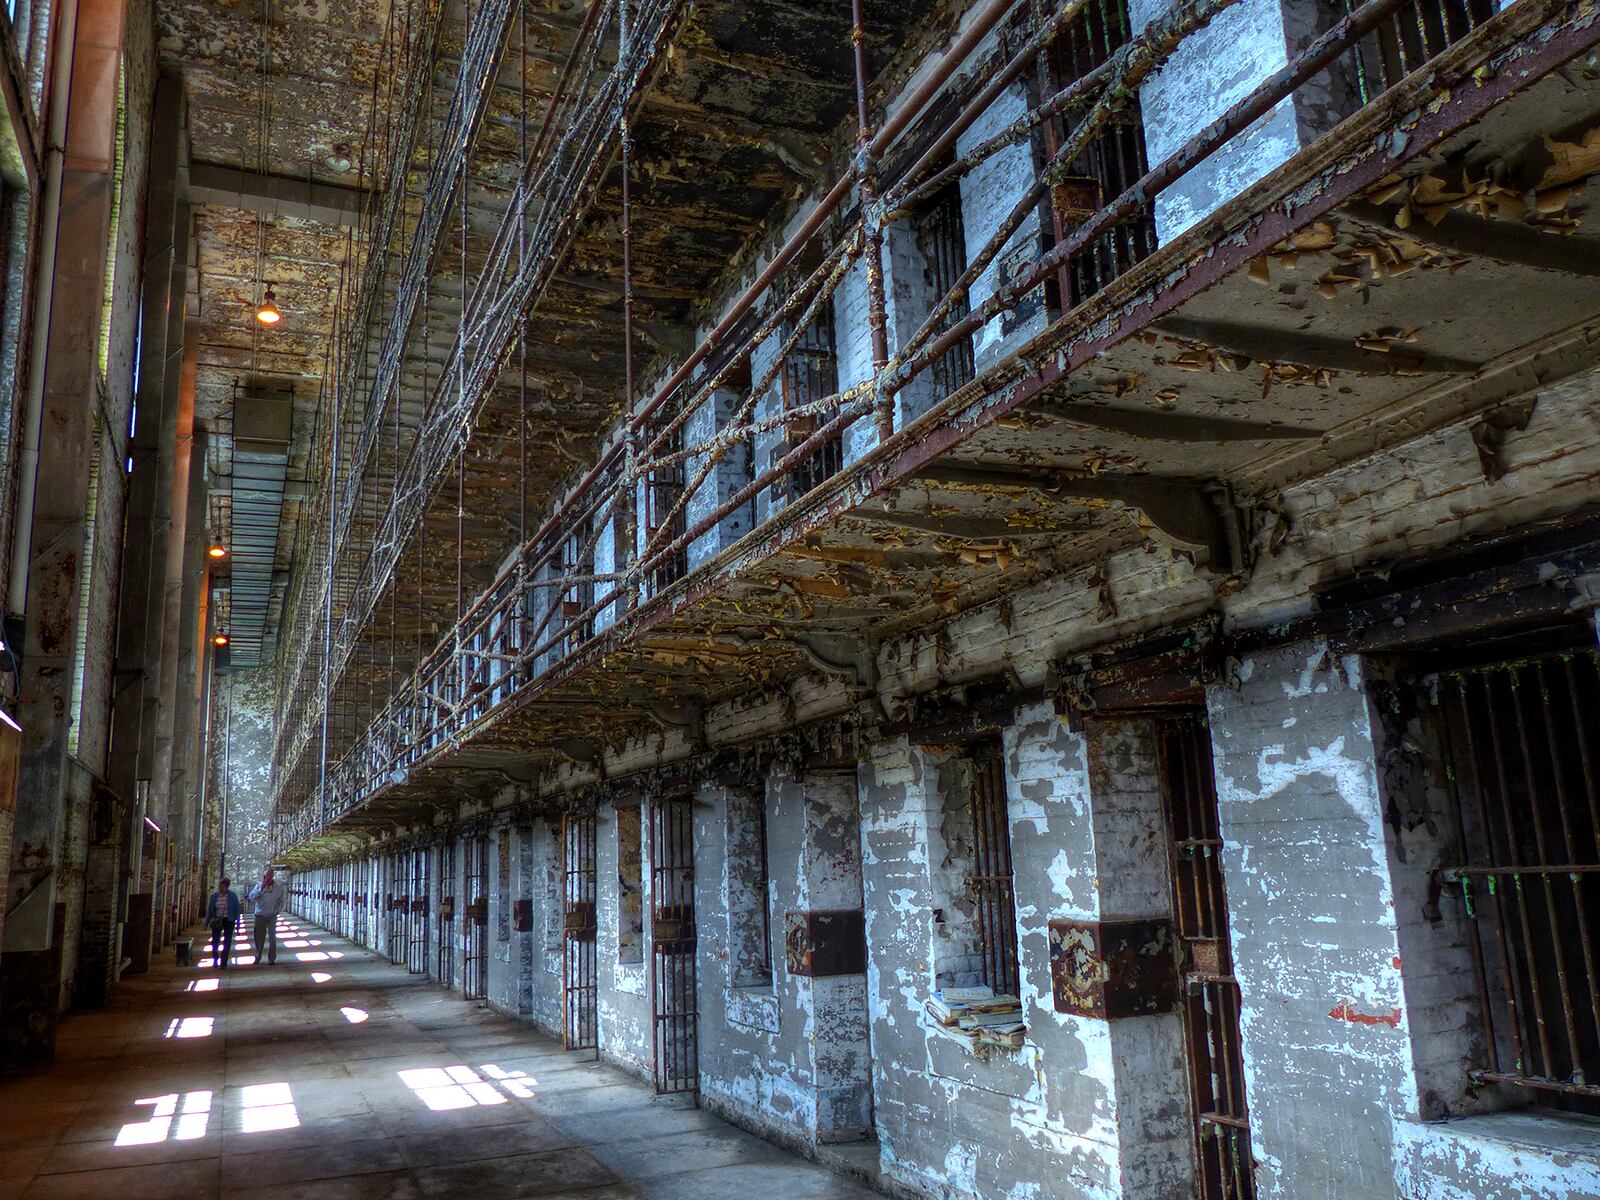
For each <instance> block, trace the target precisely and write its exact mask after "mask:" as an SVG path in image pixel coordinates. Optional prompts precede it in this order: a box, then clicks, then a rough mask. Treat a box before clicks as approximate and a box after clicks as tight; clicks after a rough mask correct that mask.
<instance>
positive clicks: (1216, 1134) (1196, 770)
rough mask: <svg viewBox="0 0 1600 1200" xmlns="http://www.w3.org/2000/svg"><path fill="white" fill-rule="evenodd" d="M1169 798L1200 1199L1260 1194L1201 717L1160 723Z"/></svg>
mask: <svg viewBox="0 0 1600 1200" xmlns="http://www.w3.org/2000/svg"><path fill="white" fill-rule="evenodd" d="M1159 746H1160V772H1161V800H1162V807H1163V808H1164V809H1165V810H1166V819H1167V834H1168V845H1169V847H1170V853H1171V860H1172V897H1173V908H1174V910H1175V923H1176V925H1177V931H1178V940H1179V942H1180V944H1181V946H1182V950H1183V961H1182V964H1181V969H1182V973H1183V974H1182V980H1183V983H1182V993H1183V1025H1184V1040H1185V1042H1186V1044H1187V1049H1188V1058H1189V1089H1190V1099H1191V1104H1190V1110H1191V1112H1192V1113H1193V1114H1194V1146H1195V1167H1196V1175H1197V1178H1198V1196H1199V1200H1251V1198H1252V1197H1254V1196H1255V1194H1256V1189H1255V1163H1254V1160H1253V1159H1252V1158H1251V1154H1250V1119H1249V1110H1248V1108H1247V1107H1246V1105H1245V1095H1244V1050H1243V1047H1242V1044H1241V1042H1240V1037H1239V984H1238V982H1237V981H1236V980H1235V979H1234V977H1233V948H1232V944H1231V941H1230V939H1229V934H1228V895H1227V890H1226V888H1225V887H1224V885H1223V878H1222V834H1221V831H1220V828H1219V826H1218V821H1217V792H1216V783H1215V780H1214V777H1213V775H1212V764H1211V734H1210V729H1209V728H1208V726H1207V724H1206V720H1205V718H1204V717H1203V716H1201V715H1199V714H1195V715H1192V716H1189V715H1186V716H1182V717H1174V718H1170V719H1164V720H1162V721H1161V723H1160V742H1159Z"/></svg>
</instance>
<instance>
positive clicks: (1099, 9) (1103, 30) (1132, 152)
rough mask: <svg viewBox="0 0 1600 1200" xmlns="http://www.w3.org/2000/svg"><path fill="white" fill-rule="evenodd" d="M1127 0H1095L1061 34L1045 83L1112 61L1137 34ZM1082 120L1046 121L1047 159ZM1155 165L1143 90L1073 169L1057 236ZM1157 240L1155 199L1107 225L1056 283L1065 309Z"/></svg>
mask: <svg viewBox="0 0 1600 1200" xmlns="http://www.w3.org/2000/svg"><path fill="white" fill-rule="evenodd" d="M1132 30H1133V26H1132V22H1131V21H1130V20H1129V15H1128V0H1088V3H1086V4H1085V5H1084V7H1083V9H1082V11H1080V12H1079V13H1078V15H1077V16H1076V17H1074V18H1073V19H1071V20H1070V21H1068V22H1067V23H1066V24H1065V25H1064V26H1063V27H1062V28H1061V31H1060V33H1059V34H1058V35H1057V37H1056V39H1055V41H1054V43H1052V45H1051V47H1050V52H1049V54H1048V55H1047V56H1046V70H1045V76H1046V78H1045V84H1046V87H1047V88H1048V90H1049V91H1050V92H1055V91H1057V90H1059V89H1061V88H1064V87H1067V86H1068V85H1070V84H1072V83H1075V82H1077V81H1078V80H1080V79H1082V78H1083V77H1084V76H1086V75H1088V74H1090V73H1091V72H1093V71H1096V70H1099V69H1101V68H1103V67H1104V66H1105V64H1106V63H1108V62H1109V61H1110V60H1111V58H1112V56H1113V55H1115V54H1116V53H1117V51H1119V50H1121V49H1122V48H1123V47H1124V46H1126V45H1127V44H1128V42H1129V41H1130V40H1132V36H1133V33H1132ZM1074 126H1075V122H1074V121H1072V120H1068V119H1064V118H1061V117H1052V118H1051V119H1050V120H1048V121H1045V122H1044V123H1043V125H1042V126H1041V135H1042V145H1041V150H1042V151H1043V153H1044V156H1045V157H1046V159H1049V158H1052V157H1053V156H1054V155H1055V154H1056V152H1057V151H1058V150H1059V149H1060V148H1061V147H1062V146H1063V145H1065V144H1067V143H1068V142H1069V141H1070V140H1071V138H1072V137H1073V130H1074ZM1149 169H1150V162H1149V158H1148V156H1147V153H1146V150H1145V141H1144V118H1143V116H1142V115H1141V114H1140V111H1139V103H1138V100H1137V99H1136V98H1130V99H1129V100H1128V102H1127V103H1126V104H1125V105H1124V106H1123V107H1122V108H1121V109H1120V110H1119V111H1118V113H1117V114H1116V115H1114V116H1113V117H1112V118H1111V119H1110V120H1109V121H1107V122H1106V124H1105V125H1104V126H1103V127H1102V128H1101V130H1100V132H1099V133H1097V134H1095V135H1094V136H1092V137H1091V138H1090V139H1089V141H1088V143H1087V144H1086V145H1085V146H1084V147H1083V151H1082V153H1080V154H1079V155H1078V157H1077V159H1076V160H1074V161H1073V162H1072V163H1071V164H1070V166H1069V167H1068V174H1067V176H1066V177H1065V178H1064V179H1063V180H1062V181H1061V182H1060V183H1059V184H1057V185H1056V187H1055V188H1054V189H1053V190H1052V195H1051V205H1050V207H1051V217H1052V219H1053V224H1054V229H1053V233H1054V237H1055V241H1056V242H1058V243H1059V242H1063V241H1065V240H1067V239H1068V238H1069V237H1071V236H1072V234H1073V232H1074V231H1075V230H1076V229H1077V228H1078V226H1080V225H1082V224H1084V223H1085V222H1087V221H1088V220H1089V219H1090V218H1091V217H1093V216H1094V215H1095V214H1096V213H1098V212H1099V211H1100V210H1101V209H1102V208H1104V207H1106V206H1107V205H1108V204H1110V203H1111V202H1112V201H1113V200H1115V199H1116V198H1117V197H1118V196H1120V195H1121V194H1122V193H1123V192H1124V191H1126V190H1127V189H1128V188H1129V187H1131V186H1132V185H1133V184H1134V183H1136V182H1137V181H1138V180H1139V179H1140V178H1142V177H1143V176H1144V174H1145V173H1146V172H1147V171H1148V170H1149ZM1155 248H1156V226H1155V208H1154V205H1153V204H1151V203H1149V202H1148V201H1147V202H1146V203H1144V204H1141V205H1140V206H1139V207H1138V208H1137V209H1136V210H1135V211H1134V213H1133V215H1132V216H1130V217H1128V218H1127V219H1126V220H1123V221H1121V222H1119V223H1118V224H1116V225H1114V226H1112V227H1111V228H1110V229H1108V230H1106V231H1105V232H1104V233H1103V234H1101V235H1100V236H1099V237H1097V238H1095V239H1094V241H1092V242H1091V243H1089V244H1088V245H1087V246H1085V247H1083V249H1082V250H1080V251H1079V252H1078V253H1077V254H1074V255H1073V256H1072V257H1071V259H1070V260H1069V262H1068V263H1067V265H1066V267H1065V268H1064V269H1063V271H1062V273H1061V276H1060V278H1059V280H1058V281H1057V286H1058V288H1059V297H1058V302H1059V304H1060V306H1061V307H1062V308H1063V309H1068V308H1072V307H1073V306H1074V305H1077V304H1081V303H1082V302H1083V301H1084V300H1087V299H1088V298H1089V297H1090V296H1092V295H1094V294H1095V293H1096V292H1098V291H1099V290H1100V289H1101V288H1103V287H1105V285H1106V284H1108V283H1110V282H1111V281H1112V280H1113V279H1115V278H1116V277H1117V276H1118V275H1121V274H1122V273H1123V272H1124V271H1126V270H1127V269H1128V268H1129V267H1131V266H1133V265H1134V264H1135V263H1137V262H1139V261H1140V260H1141V259H1143V258H1145V257H1147V256H1148V255H1149V254H1150V253H1151V252H1152V251H1153V250H1154V249H1155Z"/></svg>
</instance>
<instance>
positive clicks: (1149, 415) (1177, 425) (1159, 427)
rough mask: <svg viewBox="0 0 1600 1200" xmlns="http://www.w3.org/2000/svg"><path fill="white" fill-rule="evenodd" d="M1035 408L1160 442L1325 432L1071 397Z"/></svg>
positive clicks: (1304, 436)
mask: <svg viewBox="0 0 1600 1200" xmlns="http://www.w3.org/2000/svg"><path fill="white" fill-rule="evenodd" d="M1032 411H1034V412H1037V413H1039V414H1041V415H1043V416H1046V417H1050V418H1051V419H1053V420H1056V421H1060V422H1061V423H1062V424H1064V425H1076V426H1079V427H1080V428H1083V429H1100V430H1104V431H1106V432H1108V433H1125V434H1127V435H1128V436H1129V437H1137V438H1149V439H1150V440H1152V441H1159V442H1275V441H1283V442H1289V441H1314V440H1315V439H1317V438H1320V437H1321V436H1322V433H1323V431H1322V430H1320V429H1311V428H1309V427H1307V426H1304V425H1284V424H1282V423H1280V422H1278V421H1246V420H1242V419H1240V418H1238V417H1208V416H1203V415H1201V414H1199V413H1183V412H1162V411H1159V410H1156V409H1147V408H1101V407H1099V406H1098V405H1093V406H1091V405H1087V404H1081V403H1073V402H1070V401H1068V402H1065V403H1051V402H1047V401H1041V402H1040V403H1038V404H1036V405H1035V406H1034V408H1033V410H1032Z"/></svg>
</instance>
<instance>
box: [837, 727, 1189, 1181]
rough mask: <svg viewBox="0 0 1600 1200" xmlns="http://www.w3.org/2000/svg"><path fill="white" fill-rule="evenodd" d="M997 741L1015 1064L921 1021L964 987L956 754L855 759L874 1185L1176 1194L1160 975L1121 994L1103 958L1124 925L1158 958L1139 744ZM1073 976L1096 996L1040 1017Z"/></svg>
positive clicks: (1063, 732)
mask: <svg viewBox="0 0 1600 1200" xmlns="http://www.w3.org/2000/svg"><path fill="white" fill-rule="evenodd" d="M1000 738H1001V750H1002V762H1003V764H1004V776H1005V786H1006V809H1007V818H1008V819H1007V826H1008V829H1009V834H1010V843H1011V856H1012V877H1013V886H1014V905H1015V921H1016V942H1017V962H1018V974H1019V984H1020V987H1019V996H1020V999H1021V1001H1022V1020H1023V1023H1024V1024H1025V1025H1026V1027H1027V1032H1026V1034H1025V1036H1024V1041H1023V1045H1022V1046H1021V1047H1020V1048H1018V1049H1016V1050H991V1051H984V1050H981V1049H980V1050H973V1049H969V1048H967V1047H966V1046H964V1045H961V1044H959V1043H957V1042H954V1041H952V1040H950V1039H948V1038H946V1037H944V1036H942V1035H940V1034H938V1033H936V1032H935V1031H934V1030H933V1029H932V1028H930V1026H929V1023H928V1018H927V1017H925V1016H924V1014H923V1012H922V1007H923V1004H924V1002H925V1001H926V999H927V998H928V996H929V993H930V992H931V991H932V990H933V989H934V988H935V987H939V986H946V985H950V984H963V983H970V982H971V981H972V979H973V978H974V973H975V970H976V966H977V964H976V963H975V961H974V952H975V947H976V945H977V944H978V943H976V942H975V937H974V928H975V923H974V918H973V916H972V913H971V909H972V901H971V895H970V890H969V887H968V883H967V876H968V875H969V874H970V872H971V870H972V867H973V864H972V862H971V861H970V858H969V857H968V856H969V854H970V850H968V849H966V847H969V846H970V842H971V838H972V833H971V829H970V826H971V815H970V810H969V808H968V807H967V805H968V792H967V790H966V786H967V784H966V781H967V778H968V776H967V774H966V772H965V769H964V763H963V753H964V751H962V750H960V749H955V750H950V749H944V748H940V749H934V748H922V747H918V746H914V745H910V744H907V743H906V742H905V741H904V740H903V739H901V740H897V741H891V742H884V743H880V744H879V745H877V746H874V747H873V749H872V752H871V756H870V757H869V758H868V760H867V761H866V762H864V763H863V766H862V768H861V773H860V787H861V803H862V822H863V837H862V841H863V847H864V850H863V854H864V859H865V882H866V907H867V935H868V946H869V957H870V966H869V976H868V981H869V992H870V1009H871V1020H872V1052H873V1069H874V1088H875V1095H874V1100H875V1105H876V1112H877V1133H878V1139H879V1143H880V1146H881V1147H882V1164H883V1169H884V1170H885V1172H886V1173H888V1174H889V1175H890V1177H891V1178H892V1179H894V1180H895V1181H896V1182H897V1183H899V1184H902V1185H906V1186H909V1187H913V1188H921V1189H924V1190H931V1191H935V1192H937V1191H938V1190H939V1189H941V1188H944V1187H947V1186H948V1187H952V1188H954V1189H956V1190H958V1191H959V1192H960V1193H961V1194H977V1195H995V1196H1001V1195H1012V1194H1016V1195H1027V1194H1030V1193H1029V1190H1028V1189H1029V1188H1030V1187H1031V1186H1033V1184H1034V1183H1035V1182H1037V1181H1039V1180H1042V1179H1049V1180H1051V1186H1050V1189H1049V1190H1048V1192H1047V1193H1042V1194H1049V1195H1052V1196H1060V1197H1096V1198H1105V1197H1121V1198H1125V1200H1135V1198H1138V1200H1152V1198H1153V1200H1165V1198H1169V1197H1170V1198H1173V1200H1176V1198H1178V1197H1188V1196H1189V1195H1190V1190H1191V1186H1192V1183H1191V1178H1190V1176H1191V1173H1192V1165H1191V1155H1192V1151H1191V1146H1190V1137H1191V1135H1190V1125H1189V1111H1188V1107H1187V1102H1186V1096H1187V1083H1186V1074H1185V1072H1186V1063H1185V1059H1184V1049H1183V1035H1182V1027H1181V1023H1180V1021H1179V1018H1178V1017H1177V1015H1176V1013H1175V1011H1174V1010H1175V1004H1176V994H1175V991H1174V990H1173V989H1172V988H1171V981H1170V979H1169V981H1168V986H1167V989H1166V990H1165V991H1162V990H1160V989H1156V988H1154V987H1153V986H1152V987H1150V988H1149V989H1148V990H1147V991H1141V990H1140V985H1141V983H1142V982H1143V981H1141V980H1137V979H1135V980H1131V981H1130V980H1127V979H1121V978H1118V977H1117V975H1116V974H1115V971H1116V966H1115V964H1113V963H1111V962H1109V961H1108V960H1109V959H1110V957H1111V956H1110V955H1109V954H1108V953H1107V952H1106V947H1107V945H1108V944H1109V939H1111V938H1114V937H1117V936H1119V935H1121V934H1122V933H1124V932H1126V931H1128V930H1130V929H1137V930H1138V931H1139V934H1140V937H1141V938H1142V939H1143V941H1142V942H1141V944H1149V943H1155V942H1158V939H1159V938H1160V937H1161V936H1162V935H1161V927H1162V925H1163V923H1164V922H1166V921H1168V920H1169V919H1170V914H1171V901H1170V896H1169V870H1170V868H1169V866H1168V860H1167V855H1166V844H1165V834H1164V824H1163V821H1162V814H1161V810H1160V803H1159V798H1158V797H1159V791H1158V784H1157V774H1156V756H1155V739H1154V729H1153V727H1152V725H1151V724H1150V722H1148V721H1142V720H1141V721H1132V720H1130V721H1122V720H1101V721H1097V722H1094V723H1092V724H1091V725H1090V727H1089V728H1088V729H1087V730H1086V732H1084V733H1082V734H1080V733H1074V732H1072V731H1070V730H1069V729H1067V728H1066V726H1065V725H1064V724H1063V723H1062V722H1061V721H1060V720H1059V719H1058V718H1057V716H1056V714H1055V712H1054V710H1053V709H1052V707H1051V706H1050V705H1049V704H1039V705H1032V706H1028V707H1025V708H1022V709H1019V710H1018V711H1017V713H1016V716H1015V719H1014V720H1013V721H1012V722H1011V723H1010V724H1009V725H1007V726H1006V727H1005V728H1004V729H1003V730H1001V731H1000ZM1147 957H1149V958H1151V959H1152V960H1153V959H1155V958H1158V957H1159V955H1150V956H1147ZM1074 964H1075V965H1077V966H1078V967H1080V968H1082V970H1083V972H1084V974H1085V975H1086V976H1087V977H1091V978H1101V976H1102V972H1104V977H1105V978H1106V979H1107V980H1108V981H1109V982H1108V983H1107V986H1106V987H1105V988H1104V989H1103V990H1102V993H1101V995H1100V996H1099V997H1098V998H1097V999H1091V1000H1087V1001H1085V1002H1083V1003H1080V1004H1076V1005H1066V1004H1063V1003H1060V1002H1059V1001H1058V996H1063V995H1065V992H1064V990H1063V989H1058V988H1057V986H1056V982H1057V981H1056V978H1055V976H1056V974H1057V973H1058V972H1059V971H1060V970H1061V969H1063V968H1067V967H1071V966H1073V965H1074ZM1114 989H1116V994H1114V995H1113V994H1112V993H1113V991H1114ZM1083 990H1085V991H1087V990H1088V989H1083Z"/></svg>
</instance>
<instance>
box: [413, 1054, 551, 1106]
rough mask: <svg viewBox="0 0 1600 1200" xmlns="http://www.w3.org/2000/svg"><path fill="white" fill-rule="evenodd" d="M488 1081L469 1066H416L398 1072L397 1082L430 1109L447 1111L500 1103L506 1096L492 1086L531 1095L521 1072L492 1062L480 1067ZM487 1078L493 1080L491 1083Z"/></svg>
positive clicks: (530, 1083)
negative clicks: (508, 1069)
mask: <svg viewBox="0 0 1600 1200" xmlns="http://www.w3.org/2000/svg"><path fill="white" fill-rule="evenodd" d="M483 1073H484V1075H488V1076H489V1077H490V1078H489V1079H488V1080H486V1079H484V1078H483V1076H482V1075H479V1074H478V1072H476V1071H474V1070H473V1069H472V1068H471V1067H468V1066H462V1065H457V1066H453V1067H417V1068H414V1069H412V1070H409V1071H401V1072H399V1075H400V1079H401V1081H402V1082H403V1083H404V1084H405V1085H406V1086H407V1087H408V1088H410V1089H411V1090H412V1091H413V1092H415V1093H416V1094H417V1099H419V1100H421V1101H422V1102H423V1103H424V1104H426V1105H427V1106H428V1107H429V1108H431V1109H432V1110H433V1111H434V1112H448V1111H449V1110H451V1109H457V1108H475V1107H477V1106H479V1105H483V1106H486V1107H487V1106H489V1105H493V1104H504V1103H505V1102H506V1097H505V1096H503V1095H502V1094H501V1093H500V1091H499V1090H498V1089H497V1088H496V1086H495V1085H496V1084H498V1085H499V1087H500V1088H504V1089H505V1090H506V1091H507V1092H509V1093H511V1095H513V1096H516V1097H517V1098H518V1099H522V1100H526V1099H528V1098H530V1097H531V1096H532V1095H533V1087H534V1080H533V1079H531V1078H529V1076H528V1074H527V1072H525V1071H503V1070H501V1069H500V1068H499V1067H497V1066H494V1065H493V1064H489V1065H486V1066H485V1067H484V1068H483ZM491 1080H492V1081H493V1082H491Z"/></svg>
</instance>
